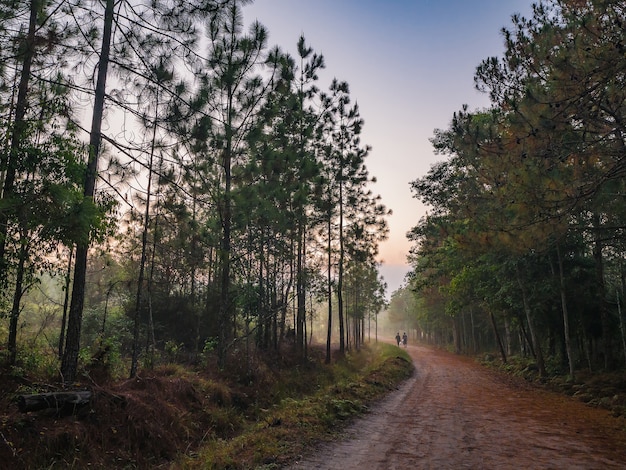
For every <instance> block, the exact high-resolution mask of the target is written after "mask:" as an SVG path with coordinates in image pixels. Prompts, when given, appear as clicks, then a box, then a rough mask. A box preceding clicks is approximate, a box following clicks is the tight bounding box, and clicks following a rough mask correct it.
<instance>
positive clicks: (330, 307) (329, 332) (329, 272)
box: [324, 210, 333, 364]
mask: <svg viewBox="0 0 626 470" xmlns="http://www.w3.org/2000/svg"><path fill="white" fill-rule="evenodd" d="M327 222H328V270H327V279H326V282H327V295H328V328H327V329H326V359H325V361H324V362H325V363H326V364H330V361H331V343H332V334H333V277H332V271H333V264H332V261H333V256H332V237H331V232H332V220H331V212H330V210H329V211H328V221H327Z"/></svg>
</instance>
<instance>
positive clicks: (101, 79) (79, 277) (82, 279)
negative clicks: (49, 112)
mask: <svg viewBox="0 0 626 470" xmlns="http://www.w3.org/2000/svg"><path fill="white" fill-rule="evenodd" d="M114 4H115V2H114V0H106V8H105V12H104V31H103V34H102V50H101V51H100V60H99V62H98V79H97V82H96V90H95V101H94V108H93V116H92V120H91V133H90V138H89V160H88V162H87V171H86V173H85V184H84V192H83V194H84V196H85V199H86V200H93V199H94V194H95V188H96V177H97V173H98V155H99V153H100V144H101V143H102V135H101V131H102V116H103V113H104V100H105V95H106V93H105V92H106V79H107V70H108V67H109V52H110V48H111V36H112V31H113V7H114ZM83 236H84V239H82V240H80V241H79V242H78V243H77V245H76V262H75V264H74V287H73V289H72V302H71V305H70V311H69V316H68V322H67V337H66V342H65V351H64V352H63V360H62V363H61V375H62V380H63V382H65V383H69V382H72V381H74V379H75V378H76V372H77V369H78V352H79V350H80V330H81V325H82V320H83V306H84V303H85V284H86V281H87V252H88V251H89V234H88V233H85V234H83Z"/></svg>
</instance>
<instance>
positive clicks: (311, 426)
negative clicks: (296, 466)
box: [182, 344, 413, 469]
mask: <svg viewBox="0 0 626 470" xmlns="http://www.w3.org/2000/svg"><path fill="white" fill-rule="evenodd" d="M412 371H413V365H412V363H411V360H410V358H409V356H408V354H407V353H406V352H405V351H403V350H401V349H399V348H397V347H395V346H391V345H387V344H378V345H375V346H373V347H367V348H363V349H362V350H361V351H359V352H356V353H350V354H348V355H346V356H345V357H344V358H342V359H340V360H338V361H337V362H336V363H334V364H332V365H324V364H322V363H315V364H310V365H309V366H308V367H306V368H300V369H298V370H285V371H284V374H283V375H284V376H283V377H282V378H283V380H282V381H281V385H280V387H279V388H280V389H281V390H280V391H281V393H280V395H283V397H282V398H281V399H280V400H279V401H277V402H276V403H274V404H272V405H271V406H269V407H268V408H267V409H264V410H262V412H261V413H260V414H259V415H258V416H257V419H256V420H255V421H254V422H249V423H248V424H247V426H245V427H244V430H243V431H242V432H241V433H240V434H239V435H237V436H236V437H234V438H232V439H228V440H225V439H213V440H212V441H210V442H207V443H206V444H205V445H204V446H202V447H201V448H200V449H199V450H198V452H197V453H195V454H194V455H193V456H191V457H189V456H186V457H185V458H183V459H182V466H183V467H184V468H203V469H227V468H230V469H238V468H280V467H281V466H283V465H285V464H286V463H288V462H290V461H292V460H294V459H295V458H296V457H298V456H299V455H301V454H302V453H304V452H306V450H307V449H308V448H310V447H311V446H313V445H315V444H316V443H320V442H324V441H328V440H331V439H333V438H335V437H336V436H337V434H338V433H339V432H341V430H342V429H343V428H344V427H345V425H346V424H347V423H348V422H349V420H350V419H351V418H353V417H355V416H358V415H361V414H363V413H365V412H367V410H368V407H369V406H370V405H371V404H372V403H373V402H374V401H376V400H378V399H380V398H382V397H383V396H384V395H385V394H387V393H388V392H389V391H391V390H394V389H396V388H397V386H398V384H399V383H400V382H402V381H403V380H405V379H406V378H408V377H409V376H410V375H411V373H412ZM293 380H296V382H297V386H296V383H294V382H292V381H293ZM289 384H292V385H291V390H292V391H295V392H296V393H294V394H291V395H292V396H289V397H287V396H284V395H285V394H287V395H289V393H286V391H285V387H289Z"/></svg>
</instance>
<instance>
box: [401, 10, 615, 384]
mask: <svg viewBox="0 0 626 470" xmlns="http://www.w3.org/2000/svg"><path fill="white" fill-rule="evenodd" d="M625 22H626V2H624V1H616V0H546V1H542V2H538V3H537V4H535V5H534V7H533V12H532V15H530V17H529V18H524V17H521V16H519V15H514V16H513V17H512V22H511V23H512V24H511V25H510V26H509V27H506V28H504V29H503V30H502V34H503V38H504V41H505V52H504V53H503V56H502V57H489V58H487V59H485V60H483V61H482V63H480V64H478V66H477V68H476V72H475V78H474V81H475V86H476V88H477V89H478V90H480V91H483V92H484V93H487V94H488V96H489V98H490V103H491V104H490V106H489V107H488V108H487V109H481V110H475V111H472V110H469V109H468V108H467V107H463V108H462V109H461V110H459V111H458V112H456V113H455V114H454V116H453V117H452V119H451V122H450V124H449V127H448V128H447V129H437V130H435V132H434V135H433V137H432V139H431V142H432V145H433V148H434V149H435V151H436V152H437V153H438V154H439V155H441V156H442V160H441V161H439V162H438V163H436V164H434V165H432V166H431V168H430V171H429V172H428V174H426V175H424V176H423V177H419V178H417V179H415V180H413V181H412V183H411V189H412V192H413V195H414V197H416V198H418V199H419V200H421V201H423V202H425V203H426V204H427V205H428V206H429V211H428V214H427V215H426V216H424V217H423V218H422V219H421V220H420V221H419V222H418V223H417V224H416V225H415V226H414V228H413V229H412V231H411V232H410V234H409V237H410V240H411V241H412V243H413V246H412V250H411V254H410V256H409V257H410V261H411V266H412V270H411V273H410V279H409V280H408V281H407V285H406V287H404V288H403V289H402V290H399V291H397V292H395V293H394V295H393V297H392V300H391V306H390V314H391V316H392V317H394V318H396V319H397V318H402V317H403V316H405V317H407V318H410V321H411V325H412V328H413V331H414V332H416V334H418V335H419V336H420V337H421V338H423V339H424V340H425V341H428V342H430V343H432V344H437V345H440V346H446V347H449V348H451V349H453V350H454V351H457V352H459V353H467V354H477V353H480V352H481V351H482V352H485V351H493V352H497V353H496V354H497V356H498V357H499V358H500V359H501V360H502V361H503V362H505V363H506V362H507V360H508V359H509V358H511V356H525V357H528V358H532V360H533V361H534V362H535V364H536V370H537V372H538V373H539V375H540V376H545V375H546V374H553V373H557V374H563V375H568V376H570V377H571V378H572V379H573V378H574V376H575V374H576V372H577V371H578V370H581V369H584V370H590V371H599V370H605V371H610V370H618V369H620V368H623V367H624V365H625V358H626V331H625V318H624V295H625V290H626V266H625V248H626V246H625V245H624V229H625V227H626V212H625V210H624V208H625V207H626V206H625V205H624V197H625V196H626V192H625V188H626V187H625V182H626V180H625V179H624V176H625V174H626V146H625V145H626V140H625V136H626V127H625V125H626V121H625V119H626V91H625V87H624V81H625V79H626V37H625V31H626V29H625Z"/></svg>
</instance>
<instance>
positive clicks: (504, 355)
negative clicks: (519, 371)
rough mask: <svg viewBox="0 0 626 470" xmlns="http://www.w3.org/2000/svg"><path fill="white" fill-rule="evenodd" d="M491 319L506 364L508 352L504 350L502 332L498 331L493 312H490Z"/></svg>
mask: <svg viewBox="0 0 626 470" xmlns="http://www.w3.org/2000/svg"><path fill="white" fill-rule="evenodd" d="M489 319H490V320H491V326H492V328H493V334H494V336H495V337H496V342H497V343H498V348H499V349H500V357H501V358H502V363H504V364H506V362H507V359H506V353H505V352H504V345H503V344H502V339H501V338H500V333H499V332H498V325H497V324H496V317H495V316H494V315H493V312H489Z"/></svg>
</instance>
